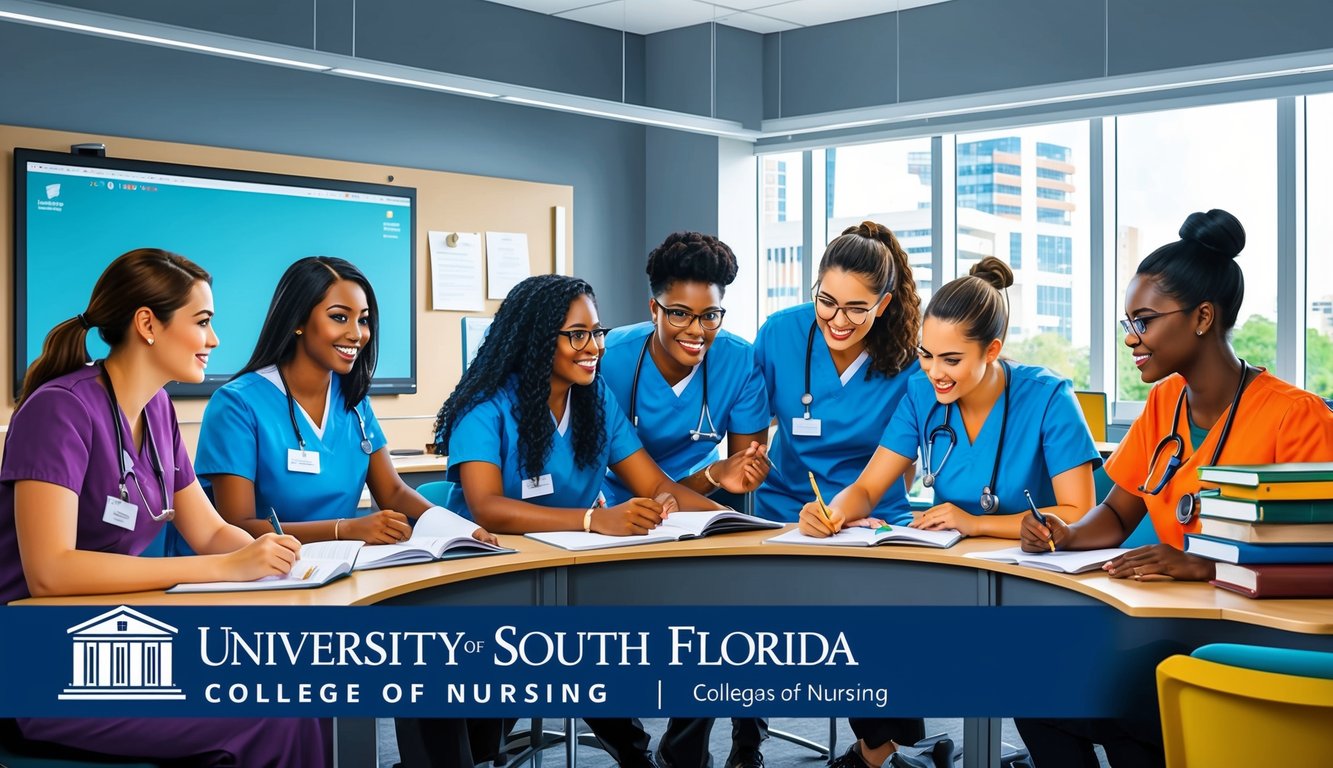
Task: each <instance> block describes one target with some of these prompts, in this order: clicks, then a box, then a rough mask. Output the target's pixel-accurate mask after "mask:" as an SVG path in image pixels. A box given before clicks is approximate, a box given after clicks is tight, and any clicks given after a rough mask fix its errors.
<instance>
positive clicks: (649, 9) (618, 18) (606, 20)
mask: <svg viewBox="0 0 1333 768" xmlns="http://www.w3.org/2000/svg"><path fill="white" fill-rule="evenodd" d="M717 13H718V10H717V9H715V8H714V7H713V6H712V5H710V4H708V3H701V2H696V0H670V1H669V2H664V1H663V0H612V2H609V3H602V4H600V5H590V6H587V7H584V8H578V9H575V10H572V11H566V12H564V13H558V14H556V15H557V16H559V17H560V18H562V19H573V20H574V21H582V22H584V23H586V24H596V25H598V26H600V27H610V28H611V29H622V28H623V29H624V30H625V31H627V32H633V33H634V34H636V35H649V34H652V33H654V32H662V31H664V30H668V29H677V28H679V27H690V26H694V25H695V24H703V23H704V22H708V21H712V20H713V19H714V17H715V15H716V14H717Z"/></svg>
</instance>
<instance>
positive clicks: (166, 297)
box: [18, 248, 213, 405]
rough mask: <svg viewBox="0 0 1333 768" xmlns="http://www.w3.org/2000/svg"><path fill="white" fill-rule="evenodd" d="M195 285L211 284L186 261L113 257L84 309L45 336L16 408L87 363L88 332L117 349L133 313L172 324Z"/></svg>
mask: <svg viewBox="0 0 1333 768" xmlns="http://www.w3.org/2000/svg"><path fill="white" fill-rule="evenodd" d="M196 282H205V283H210V284H211V283H212V282H213V278H212V277H211V276H210V275H209V274H208V273H207V272H205V271H204V270H203V268H201V267H200V266H199V265H197V264H195V263H194V262H192V261H190V260H189V259H187V258H185V257H184V256H178V255H177V254H174V253H168V252H167V251H163V250H159V249H157V248H139V249H136V250H133V251H130V252H129V253H126V254H122V255H121V256H119V257H117V258H116V260H115V261H113V262H111V263H110V264H109V265H107V268H106V270H104V271H103V272H102V276H101V277H99V278H97V284H96V285H94V286H93V295H92V297H91V298H90V299H89V300H88V308H87V309H85V310H84V311H83V312H81V313H79V314H78V315H76V316H75V317H72V318H70V319H69V320H66V321H64V322H63V323H60V324H59V325H57V326H56V327H54V328H52V329H51V331H50V333H48V334H46V340H45V341H43V342H42V353H41V354H40V355H38V357H37V359H36V360H34V361H33V362H32V365H30V366H28V371H27V373H26V374H24V376H23V388H22V390H21V392H20V394H19V398H18V404H19V405H22V404H23V402H24V401H25V400H27V399H28V397H29V396H31V395H32V393H33V392H36V391H37V388H38V387H40V386H42V385H43V384H45V383H46V382H48V381H51V380H52V379H55V378H58V377H60V376H64V375H65V374H67V373H71V372H73V371H77V370H78V369H79V368H82V367H83V366H85V365H87V364H88V362H89V357H88V343H87V342H88V331H89V330H90V329H92V328H96V329H97V333H98V335H99V336H101V338H102V341H104V342H106V343H107V345H108V346H111V347H113V348H114V347H117V346H120V345H121V344H122V343H123V342H124V341H125V337H126V335H127V334H128V333H129V329H130V322H131V321H132V320H133V319H134V313H135V312H137V311H139V309H140V308H141V307H147V308H148V309H149V310H150V311H151V312H152V313H153V314H154V315H156V316H157V318H158V319H159V320H161V321H162V322H163V323H168V322H171V318H172V316H173V315H174V314H175V313H176V310H178V309H180V308H181V307H182V306H184V305H185V302H186V301H188V300H189V298H190V289H191V288H192V287H193V286H194V284H195V283H196Z"/></svg>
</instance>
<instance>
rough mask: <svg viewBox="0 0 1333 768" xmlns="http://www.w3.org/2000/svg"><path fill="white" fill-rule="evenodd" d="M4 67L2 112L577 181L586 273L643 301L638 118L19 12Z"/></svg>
mask: <svg viewBox="0 0 1333 768" xmlns="http://www.w3.org/2000/svg"><path fill="white" fill-rule="evenodd" d="M256 5H258V4H256ZM279 5H281V4H279ZM362 5H364V3H363V4H362ZM570 55H572V54H570ZM0 68H2V69H3V70H5V71H8V72H10V73H11V74H12V73H15V72H17V71H20V69H21V71H22V72H23V74H22V76H13V77H6V78H3V79H0V122H2V123H7V124H14V125H25V126H33V127H41V128H52V129H62V130H73V131H86V132H90V133H98V134H109V135H112V136H116V135H122V136H132V137H137V138H146V139H158V140H164V141H178V142H187V143H197V144H207V145H214V146H224V147H237V148H242V149H252V150H260V151H267V152H280V153H289V154H297V155H306V156H313V157H326V158H333V159H339V160H354V161H361V162H369V163H383V164H388V165H402V166H410V167H419V168H429V169H436V170H448V171H457V172H460V173H472V174H479V175H485V176H500V177H505V178H514V179H524V180H531V181H542V182H550V183H557V184H568V185H572V186H573V187H574V224H573V228H574V237H575V251H574V254H573V256H574V265H575V271H576V273H577V274H578V275H579V276H581V277H584V278H586V279H588V280H589V281H590V282H592V283H593V284H594V286H596V287H597V288H598V289H599V290H598V298H599V300H600V302H601V306H602V311H603V314H604V319H605V321H606V322H607V323H608V324H613V325H614V324H618V323H622V322H627V321H628V320H630V319H637V318H638V316H639V315H640V314H641V312H640V311H639V310H640V309H641V307H640V306H639V302H637V301H631V300H630V298H629V297H628V296H627V295H626V293H627V291H626V290H625V289H626V287H628V286H637V284H638V273H639V271H640V270H641V269H642V263H643V261H642V260H643V252H642V246H643V242H644V229H643V226H644V225H643V210H644V189H645V182H644V129H643V128H642V127H640V126H635V125H630V124H626V123H617V122H612V121H607V120H598V119H595V118H587V117H579V116H575V115H566V114H560V113H556V112H550V111H546V110H540V109H534V108H529V107H522V106H517V105H507V104H497V103H492V102H486V101H480V100H477V99H468V98H462V97H455V96H449V95H446V94H437V93H432V92H427V91H419V90H413V89H407V88H394V87H385V86H382V85H376V84H373V83H364V82H360V81H356V80H350V79H346V78H339V77H331V76H328V75H318V74H311V73H306V72H299V71H295V70H287V69H279V68H274V67H268V66H261V65H256V64H249V63H245V62H239V61H232V60H227V59H220V58H215V57H210V56H201V55H196V54H188V53H181V52H175V51H170V50H166V49H162V48H153V47H147V46H142V45H130V44H125V43H117V42H113V41H110V40H104V39H101V38H94V37H88V36H84V35H74V34H68V33H62V32H55V31H48V30H43V29H39V28H36V27H28V26H21V25H15V24H8V23H0ZM110 150H111V151H112V152H114V151H115V147H114V144H113V145H112V146H111V147H110Z"/></svg>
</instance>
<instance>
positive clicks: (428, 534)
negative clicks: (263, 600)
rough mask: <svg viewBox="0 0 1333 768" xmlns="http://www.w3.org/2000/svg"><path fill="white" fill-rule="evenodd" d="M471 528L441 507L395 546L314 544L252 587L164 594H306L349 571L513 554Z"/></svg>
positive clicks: (208, 586) (225, 585)
mask: <svg viewBox="0 0 1333 768" xmlns="http://www.w3.org/2000/svg"><path fill="white" fill-rule="evenodd" d="M476 529H477V524H476V523H474V522H472V521H471V520H466V519H464V518H462V517H459V516H458V515H456V514H454V513H453V512H450V511H449V510H447V509H445V508H444V507H431V508H430V509H428V510H426V511H425V512H423V513H422V515H421V517H420V518H418V519H417V522H416V525H415V526H413V528H412V536H411V538H409V539H408V540H407V541H405V542H402V543H400V544H366V543H365V542H362V541H316V542H312V543H310V544H302V545H301V559H299V560H297V561H296V563H295V564H293V565H292V570H291V573H288V574H287V575H285V576H266V577H264V578H262V579H257V580H255V581H212V582H201V583H196V584H177V585H176V586H174V587H172V588H171V589H168V590H167V591H168V592H174V593H181V592H243V591H248V590H266V589H309V588H312V587H318V586H322V585H324V584H327V583H329V582H330V581H332V580H334V579H336V578H338V577H339V576H344V575H346V574H348V573H351V572H352V571H365V570H369V569H371V568H387V567H389V566H393V565H411V564H413V563H428V562H431V561H432V560H450V559H455V558H464V557H477V556H479V555H494V554H501V553H506V552H513V551H514V550H512V549H506V548H505V547H499V546H496V545H494V544H488V543H486V542H483V541H477V540H476V539H474V538H472V532H473V531H475V530H476Z"/></svg>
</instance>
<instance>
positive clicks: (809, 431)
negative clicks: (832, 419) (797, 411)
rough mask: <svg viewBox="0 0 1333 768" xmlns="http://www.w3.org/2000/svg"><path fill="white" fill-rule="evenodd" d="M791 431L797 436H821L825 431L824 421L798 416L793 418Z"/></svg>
mask: <svg viewBox="0 0 1333 768" xmlns="http://www.w3.org/2000/svg"><path fill="white" fill-rule="evenodd" d="M791 433H792V434H793V435H796V436H797V437H819V436H820V435H822V434H823V433H824V427H823V422H822V421H820V420H819V419H806V418H803V417H801V416H797V417H795V418H793V419H792V420H791Z"/></svg>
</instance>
